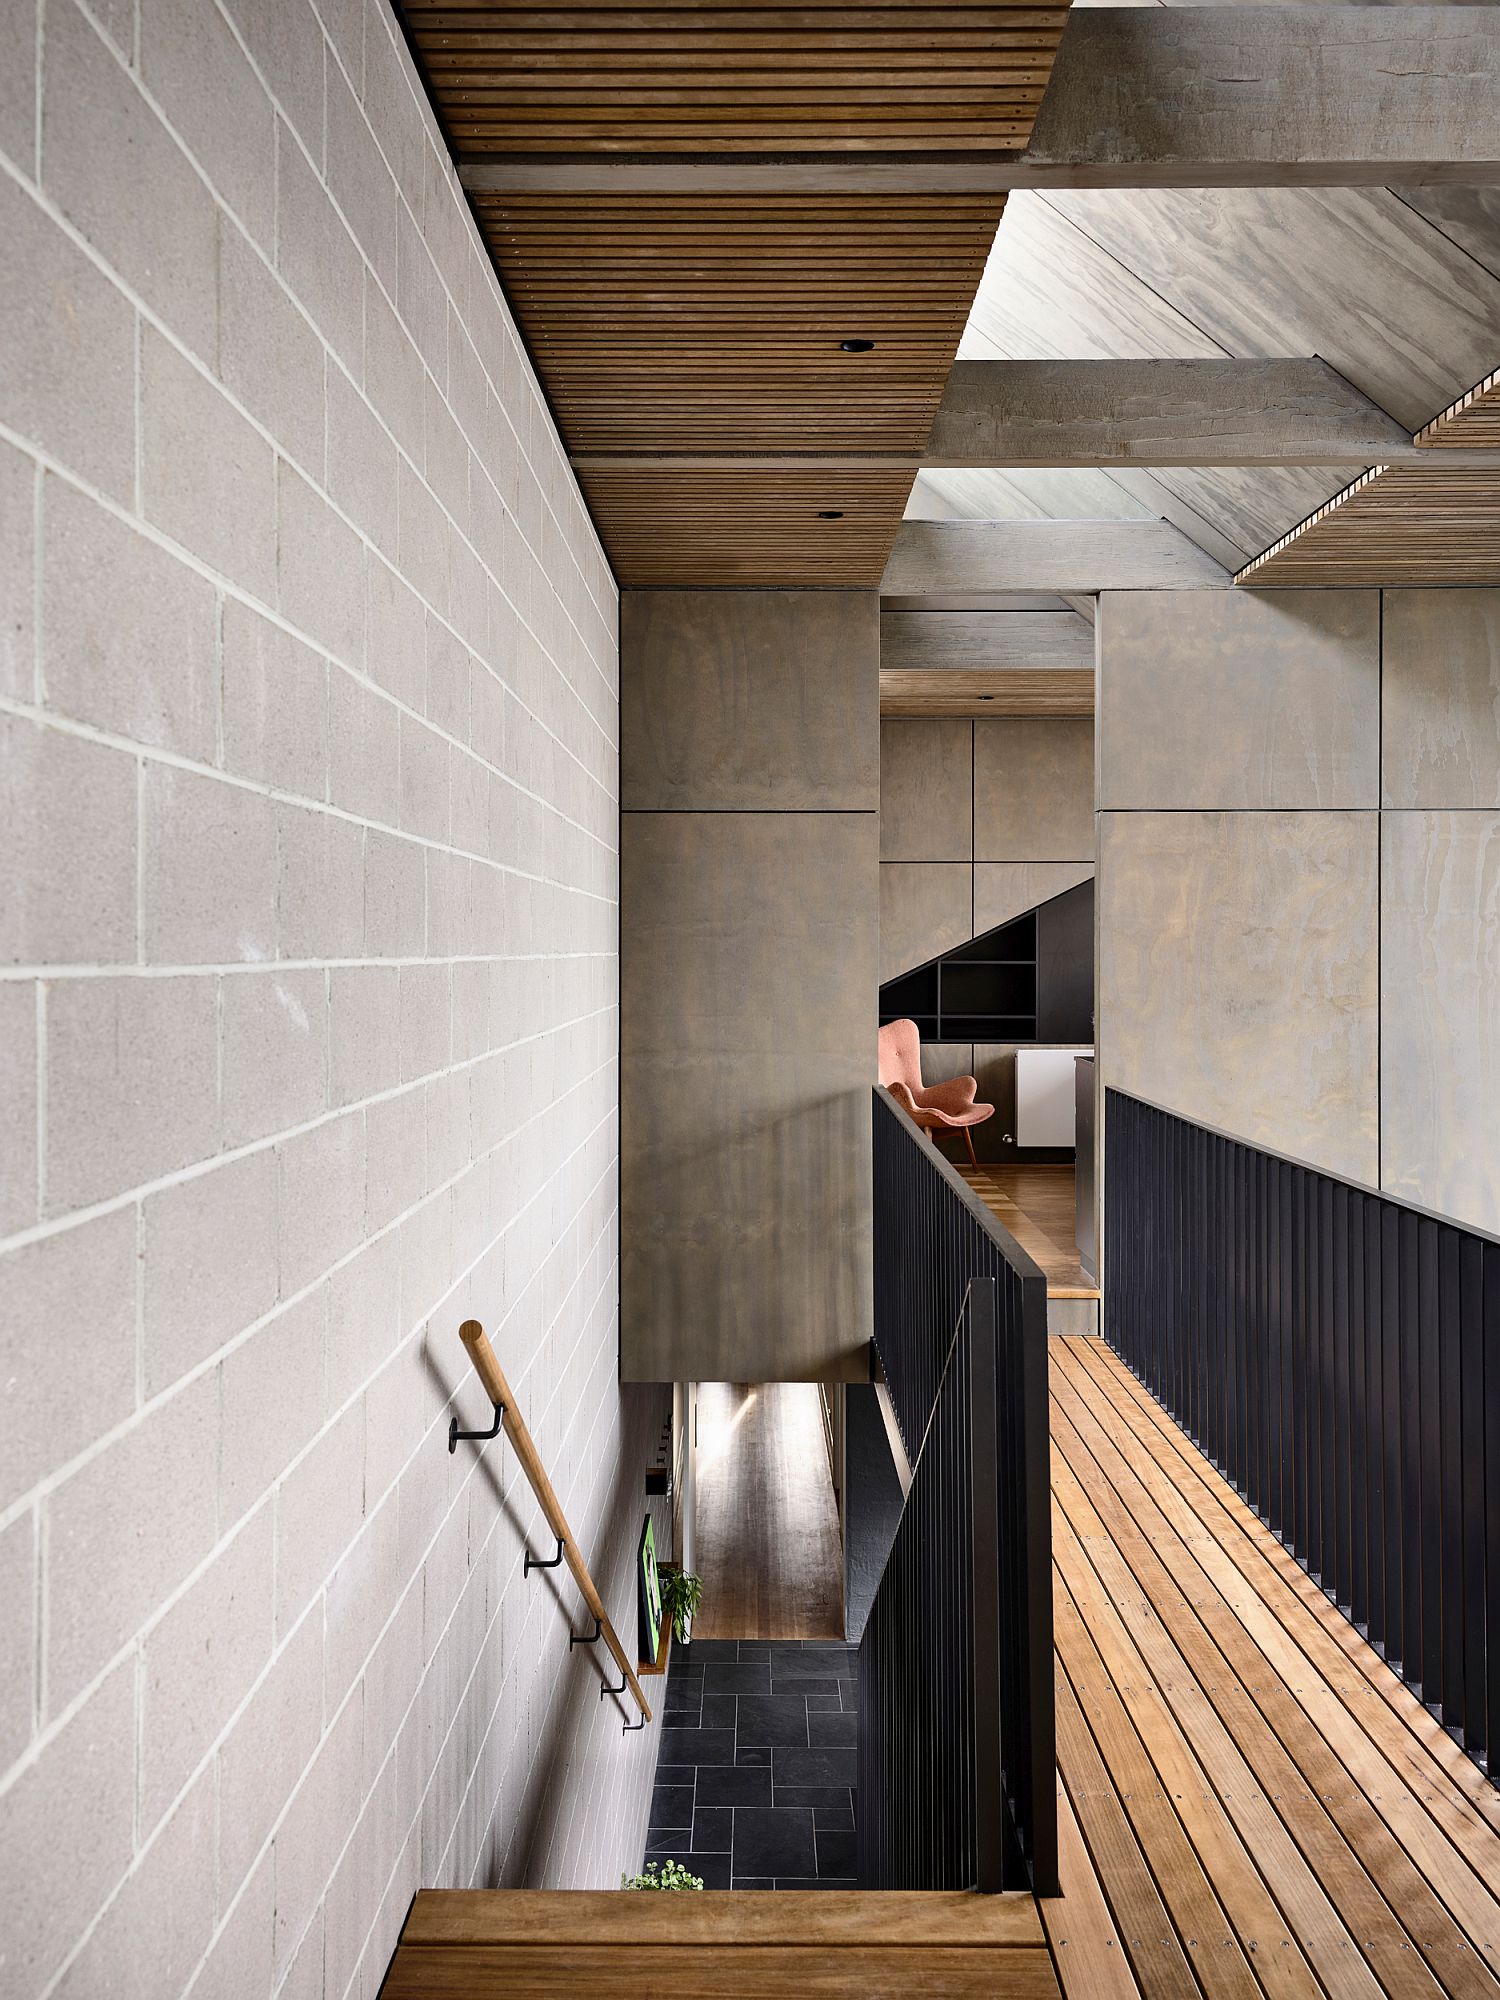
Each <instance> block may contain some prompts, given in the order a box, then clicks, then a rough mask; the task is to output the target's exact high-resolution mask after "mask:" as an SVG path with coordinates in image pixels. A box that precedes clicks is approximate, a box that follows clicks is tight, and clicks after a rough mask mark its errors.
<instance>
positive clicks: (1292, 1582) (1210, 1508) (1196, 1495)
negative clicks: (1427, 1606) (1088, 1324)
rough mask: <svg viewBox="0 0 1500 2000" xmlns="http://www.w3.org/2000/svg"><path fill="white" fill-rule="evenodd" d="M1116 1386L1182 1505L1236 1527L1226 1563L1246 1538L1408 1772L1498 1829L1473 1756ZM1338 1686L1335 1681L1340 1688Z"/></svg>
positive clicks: (1183, 1440)
mask: <svg viewBox="0 0 1500 2000" xmlns="http://www.w3.org/2000/svg"><path fill="white" fill-rule="evenodd" d="M1100 1355H1101V1356H1103V1357H1105V1359H1106V1360H1108V1361H1109V1362H1110V1363H1111V1364H1112V1357H1107V1356H1106V1351H1105V1350H1103V1349H1100ZM1101 1365H1102V1364H1101ZM1121 1387H1122V1388H1123V1389H1124V1390H1125V1391H1126V1392H1127V1393H1128V1395H1129V1397H1130V1398H1131V1400H1132V1401H1133V1402H1134V1404H1135V1405H1136V1406H1137V1407H1138V1410H1139V1412H1140V1418H1141V1420H1142V1421H1141V1423H1140V1424H1139V1425H1138V1426H1137V1434H1138V1435H1140V1436H1141V1438H1142V1441H1143V1442H1144V1443H1145V1444H1146V1446H1147V1448H1148V1449H1150V1450H1151V1451H1152V1452H1153V1453H1154V1454H1155V1455H1156V1456H1157V1457H1158V1459H1159V1460H1161V1462H1163V1463H1166V1464H1170V1465H1171V1466H1173V1467H1174V1468H1175V1470H1176V1476H1177V1477H1178V1483H1179V1485H1180V1486H1181V1487H1182V1488H1183V1491H1184V1493H1185V1494H1186V1495H1187V1497H1188V1500H1189V1504H1190V1505H1192V1506H1194V1507H1198V1506H1202V1507H1203V1508H1204V1509H1205V1513H1204V1519H1205V1522H1210V1521H1215V1520H1217V1518H1218V1517H1219V1516H1220V1515H1223V1516H1224V1518H1225V1521H1226V1523H1227V1524H1228V1527H1229V1528H1232V1529H1237V1530H1239V1531H1240V1532H1239V1535H1238V1536H1236V1535H1234V1534H1232V1533H1230V1532H1228V1529H1226V1531H1225V1536H1224V1539H1225V1545H1226V1549H1227V1552H1228V1553H1229V1555H1230V1557H1231V1560H1233V1559H1234V1557H1235V1553H1236V1549H1237V1548H1242V1547H1243V1546H1245V1545H1246V1541H1245V1538H1246V1537H1248V1538H1249V1546H1250V1547H1251V1548H1252V1549H1253V1551H1254V1552H1255V1553H1254V1555H1252V1559H1251V1562H1250V1563H1249V1565H1248V1567H1247V1574H1248V1575H1250V1576H1251V1577H1252V1578H1253V1576H1254V1575H1255V1574H1256V1569H1257V1563H1258V1557H1259V1555H1260V1554H1261V1553H1263V1554H1264V1556H1265V1557H1266V1558H1267V1559H1268V1560H1269V1562H1270V1565H1271V1567H1272V1569H1273V1570H1274V1571H1275V1573H1276V1575H1277V1577H1278V1578H1279V1579H1280V1580H1281V1581H1282V1582H1284V1583H1285V1584H1286V1585H1287V1586H1288V1587H1289V1588H1290V1589H1291V1590H1292V1591H1293V1593H1294V1594H1295V1595H1296V1597H1297V1598H1298V1599H1299V1600H1300V1602H1301V1603H1302V1604H1303V1606H1304V1607H1305V1608H1306V1610H1307V1611H1308V1613H1309V1614H1310V1616H1311V1617H1312V1619H1313V1620H1314V1621H1315V1623H1316V1625H1317V1628H1318V1634H1319V1635H1320V1638H1319V1639H1315V1640H1313V1641H1312V1643H1313V1644H1315V1645H1318V1644H1321V1640H1326V1641H1328V1642H1329V1644H1330V1645H1331V1646H1332V1647H1333V1648H1334V1649H1336V1650H1337V1651H1338V1652H1339V1653H1341V1654H1342V1655H1343V1657H1344V1660H1345V1662H1346V1664H1347V1666H1348V1667H1349V1668H1350V1669H1352V1671H1353V1673H1354V1674H1355V1676H1356V1677H1357V1679H1358V1680H1359V1681H1362V1682H1363V1683H1365V1685H1366V1687H1367V1688H1368V1689H1369V1690H1370V1691H1371V1692H1373V1693H1374V1694H1375V1696H1376V1697H1377V1698H1378V1699H1379V1700H1380V1701H1381V1702H1382V1703H1383V1704H1384V1705H1385V1706H1386V1707H1387V1708H1388V1709H1389V1710H1390V1713H1391V1715H1392V1716H1393V1717H1394V1718H1395V1720H1396V1721H1397V1722H1398V1723H1399V1724H1400V1726H1401V1729H1402V1731H1403V1732H1404V1733H1405V1735H1406V1736H1407V1737H1409V1738H1410V1745H1409V1746H1407V1748H1405V1749H1403V1746H1402V1743H1401V1739H1399V1738H1398V1739H1395V1740H1394V1742H1393V1748H1394V1749H1395V1750H1396V1752H1397V1754H1400V1755H1403V1756H1405V1755H1408V1754H1409V1756H1410V1757H1413V1758H1415V1759H1416V1762H1415V1764H1414V1766H1413V1769H1414V1771H1415V1773H1416V1775H1417V1776H1418V1778H1419V1779H1420V1780H1422V1781H1425V1783H1426V1784H1428V1785H1429V1786H1431V1785H1439V1786H1442V1787H1445V1788H1446V1787H1448V1786H1452V1787H1454V1788H1455V1789H1456V1791H1457V1792H1458V1793H1459V1794H1460V1795H1461V1796H1462V1797H1463V1798H1464V1799H1466V1800H1467V1801H1468V1802H1469V1804H1470V1805H1471V1806H1472V1807H1473V1808H1474V1810H1475V1812H1476V1813H1477V1814H1478V1815H1479V1817H1480V1818H1481V1819H1482V1820H1483V1821H1484V1822H1485V1823H1486V1824H1487V1825H1488V1826H1490V1827H1491V1828H1493V1829H1494V1830H1496V1831H1497V1832H1500V1793H1497V1791H1496V1789H1495V1787H1494V1786H1493V1785H1492V1784H1490V1782H1489V1781H1488V1779H1487V1778H1486V1777H1485V1776H1484V1773H1483V1772H1482V1771H1480V1770H1479V1768H1478V1766H1477V1765H1476V1764H1475V1763H1474V1762H1473V1760H1472V1759H1471V1758H1469V1757H1467V1756H1466V1755H1465V1754H1464V1752H1463V1751H1462V1750H1461V1749H1460V1748H1459V1746H1458V1744H1456V1743H1455V1742H1454V1740H1453V1738H1452V1737H1451V1736H1450V1735H1449V1734H1448V1732H1447V1731H1446V1730H1445V1729H1444V1728H1443V1727H1442V1725H1441V1724H1440V1723H1439V1722H1438V1721H1437V1720H1436V1718H1435V1717H1434V1716H1432V1715H1430V1714H1429V1713H1428V1711H1427V1710H1426V1709H1425V1708H1423V1706H1422V1705H1421V1703H1420V1702H1419V1701H1416V1700H1414V1699H1413V1698H1412V1695H1411V1691H1410V1690H1409V1689H1408V1688H1407V1687H1405V1686H1404V1684H1403V1683H1402V1681H1401V1679H1400V1677H1399V1675H1397V1674H1396V1673H1395V1672H1393V1670H1392V1669H1391V1668H1390V1667H1388V1666H1387V1665H1386V1664H1385V1662H1384V1661H1383V1660H1382V1659H1381V1658H1380V1656H1379V1654H1378V1653H1377V1652H1376V1651H1375V1650H1374V1648H1373V1647H1372V1646H1370V1645H1369V1644H1367V1643H1366V1641H1365V1640H1364V1639H1363V1638H1362V1637H1361V1635H1360V1633H1359V1632H1358V1631H1357V1630H1356V1629H1355V1627H1354V1626H1353V1625H1352V1624H1350V1622H1349V1620H1348V1619H1347V1618H1344V1617H1342V1616H1341V1615H1340V1614H1339V1613H1338V1612H1337V1611H1336V1610H1335V1609H1334V1607H1333V1606H1332V1605H1331V1604H1330V1603H1329V1601H1328V1598H1327V1597H1326V1595H1325V1594H1324V1592H1323V1591H1322V1590H1321V1589H1319V1587H1318V1585H1317V1583H1316V1582H1315V1581H1314V1580H1313V1578H1312V1577H1310V1576H1309V1575H1308V1574H1307V1572H1306V1570H1305V1569H1303V1567H1302V1566H1301V1564H1300V1563H1299V1562H1297V1560H1296V1558H1295V1557H1294V1556H1292V1555H1291V1554H1290V1552H1289V1551H1288V1550H1287V1549H1286V1548H1284V1547H1283V1546H1282V1544H1281V1543H1280V1542H1278V1541H1277V1540H1276V1539H1275V1538H1274V1537H1271V1536H1267V1535H1265V1533H1264V1531H1263V1529H1262V1527H1261V1524H1260V1522H1259V1520H1258V1519H1257V1517H1256V1515H1255V1513H1254V1511H1253V1510H1252V1509H1251V1508H1250V1507H1249V1506H1248V1505H1247V1504H1246V1503H1245V1501H1244V1500H1242V1499H1241V1498H1240V1496H1239V1494H1237V1493H1236V1492H1235V1491H1234V1489H1233V1488H1232V1487H1231V1486H1229V1485H1228V1483H1227V1482H1226V1481H1224V1480H1223V1479H1221V1478H1220V1477H1219V1475H1218V1474H1217V1473H1216V1472H1215V1471H1214V1469H1213V1467H1212V1466H1211V1465H1210V1464H1209V1463H1208V1461H1207V1459H1205V1457H1204V1456H1203V1454H1202V1453H1201V1452H1200V1451H1198V1450H1197V1448H1196V1447H1195V1446H1194V1445H1193V1444H1192V1442H1191V1441H1190V1440H1189V1439H1188V1438H1187V1437H1186V1436H1185V1435H1184V1433H1183V1432H1182V1431H1181V1430H1180V1429H1179V1428H1178V1427H1177V1425H1176V1424H1174V1423H1173V1422H1172V1420H1171V1419H1170V1418H1169V1417H1168V1416H1167V1415H1166V1414H1165V1412H1164V1411H1163V1410H1162V1409H1161V1407H1160V1406H1159V1405H1158V1404H1157V1403H1156V1402H1155V1401H1154V1399H1153V1398H1152V1397H1151V1396H1150V1395H1149V1394H1148V1392H1147V1391H1146V1390H1145V1389H1144V1388H1143V1387H1142V1386H1141V1384H1140V1383H1139V1382H1137V1381H1136V1379H1135V1377H1134V1376H1132V1375H1131V1374H1130V1373H1129V1372H1128V1370H1127V1371H1122V1374H1121ZM1344 1684H1345V1683H1343V1682H1341V1683H1340V1685H1341V1686H1342V1685H1344ZM1348 1698H1349V1699H1350V1701H1351V1704H1352V1706H1353V1712H1354V1714H1355V1718H1356V1720H1357V1721H1359V1722H1360V1724H1361V1726H1362V1727H1365V1728H1376V1727H1379V1726H1381V1724H1380V1719H1379V1718H1378V1717H1374V1716H1372V1715H1371V1714H1370V1713H1369V1711H1368V1709H1367V1707H1366V1706H1365V1705H1364V1703H1363V1702H1362V1701H1361V1700H1360V1699H1359V1698H1358V1692H1357V1691H1356V1690H1352V1689H1351V1690H1350V1692H1349V1695H1348ZM1434 1767H1435V1768H1434Z"/></svg>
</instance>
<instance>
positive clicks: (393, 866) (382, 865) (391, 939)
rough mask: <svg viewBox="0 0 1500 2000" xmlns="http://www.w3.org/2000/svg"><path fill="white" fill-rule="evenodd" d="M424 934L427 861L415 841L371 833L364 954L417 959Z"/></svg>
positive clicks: (367, 846)
mask: <svg viewBox="0 0 1500 2000" xmlns="http://www.w3.org/2000/svg"><path fill="white" fill-rule="evenodd" d="M426 936H427V876H426V857H425V854H424V852H423V849H422V848H421V847H420V846H419V845H418V844H417V842H416V841H414V840H404V839H402V838H401V837H400V836H399V835H396V834H386V833H377V832H373V831H372V832H371V833H370V834H369V835H368V836H367V837H366V840H365V952H366V955H367V956H368V957H370V958H412V957H420V956H421V955H422V952H423V951H424V949H425V945H426Z"/></svg>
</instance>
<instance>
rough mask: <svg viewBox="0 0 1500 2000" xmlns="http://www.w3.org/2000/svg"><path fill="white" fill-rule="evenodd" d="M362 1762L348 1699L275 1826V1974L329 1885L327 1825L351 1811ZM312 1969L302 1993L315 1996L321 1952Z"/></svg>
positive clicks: (283, 1970)
mask: <svg viewBox="0 0 1500 2000" xmlns="http://www.w3.org/2000/svg"><path fill="white" fill-rule="evenodd" d="M362 1761H363V1744H362V1741H361V1737H360V1709H359V1704H358V1702H350V1703H349V1704H348V1706H347V1707H346V1708H345V1709H344V1710H343V1712H342V1713H341V1714H340V1715H339V1716H338V1718H337V1719H336V1720H335V1721H334V1723H333V1725H332V1727H331V1728H330V1729H329V1731H328V1734H327V1735H326V1736H325V1737H324V1738H323V1741H322V1742H321V1743H320V1744H319V1746H318V1750H317V1754H316V1755H315V1756H314V1757H313V1758H312V1760H311V1761H310V1763H309V1766H308V1769H307V1771H306V1773H305V1775H304V1776H303V1778H302V1781H301V1783H300V1784H299V1785H298V1787H297V1791H296V1793H295V1795H294V1797H293V1799H292V1801H291V1804H290V1806H289V1808H288V1811H287V1815H286V1818H285V1819H284V1820H283V1821H282V1823H281V1825H280V1826H279V1827H278V1828H277V1829H276V1931H275V1940H274V1947H273V1948H274V1953H275V1963H276V1971H277V1976H278V1978H281V1977H282V1976H284V1975H286V1974H287V1973H288V1971H289V1969H290V1968H292V1967H293V1965H294V1961H295V1960H296V1957H297V1952H298V1948H299V1947H300V1946H301V1944H302V1942H303V1933H304V1931H305V1930H306V1928H307V1926H308V1924H309V1923H310V1922H311V1921H312V1919H313V1917H314V1913H315V1911H316V1909H317V1905H318V1903H319V1901H320V1899H321V1897H322V1895H323V1891H324V1890H325V1889H326V1888H327V1886H328V1880H329V1877H330V1876H331V1874H332V1873H333V1865H334V1862H335V1861H336V1860H337V1859H338V1855H339V1851H340V1848H341V1846H342V1843H341V1842H340V1841H338V1840H337V1839H335V1838H334V1837H333V1836H332V1835H331V1834H330V1832H329V1829H330V1827H332V1826H336V1825H339V1824H341V1823H342V1821H343V1820H344V1818H345V1817H346V1816H347V1815H348V1814H349V1809H350V1807H349V1802H350V1800H351V1799H352V1798H353V1797H355V1796H356V1794H357V1792H358V1787H359V1776H360V1767H361V1763H362ZM312 1969H313V1970H315V1971H316V1973H317V1974H318V1975H319V1976H318V1981H317V1984H315V1985H313V1986H312V1987H305V1988H303V1991H305V1992H311V1993H314V1994H316V1992H317V1991H318V1987H319V1986H320V1985H321V1973H322V1959H321V1954H319V1956H318V1959H317V1962H316V1965H315V1967H313V1968H312ZM304 1976H305V1973H304ZM280 1990H283V1991H284V1990H286V1989H285V1988H282V1989H280Z"/></svg>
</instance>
